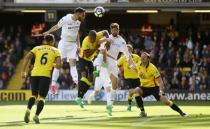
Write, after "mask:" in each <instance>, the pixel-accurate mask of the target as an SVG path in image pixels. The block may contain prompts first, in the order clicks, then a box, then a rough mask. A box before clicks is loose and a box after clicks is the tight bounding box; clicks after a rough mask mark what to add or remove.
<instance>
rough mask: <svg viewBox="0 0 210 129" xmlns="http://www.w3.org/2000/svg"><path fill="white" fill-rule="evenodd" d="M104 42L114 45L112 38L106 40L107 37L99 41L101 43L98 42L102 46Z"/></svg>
mask: <svg viewBox="0 0 210 129" xmlns="http://www.w3.org/2000/svg"><path fill="white" fill-rule="evenodd" d="M104 42H109V43H112V42H113V40H112V39H111V38H105V37H104V38H101V39H99V41H98V43H99V44H102V43H104Z"/></svg>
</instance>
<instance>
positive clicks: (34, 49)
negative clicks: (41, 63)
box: [31, 47, 37, 55]
mask: <svg viewBox="0 0 210 129" xmlns="http://www.w3.org/2000/svg"><path fill="white" fill-rule="evenodd" d="M36 51H37V47H34V48H33V49H32V50H31V52H32V53H33V54H34V55H36Z"/></svg>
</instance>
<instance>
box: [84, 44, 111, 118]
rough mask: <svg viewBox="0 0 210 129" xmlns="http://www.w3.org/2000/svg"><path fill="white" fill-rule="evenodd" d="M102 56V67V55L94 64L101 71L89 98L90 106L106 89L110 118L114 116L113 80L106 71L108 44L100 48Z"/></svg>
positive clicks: (107, 108)
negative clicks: (112, 99)
mask: <svg viewBox="0 0 210 129" xmlns="http://www.w3.org/2000/svg"><path fill="white" fill-rule="evenodd" d="M99 50H100V54H101V55H102V59H103V63H102V65H101V66H100V63H99V62H100V58H101V57H100V56H101V55H100V54H99V55H98V56H97V58H96V59H95V60H94V62H93V64H94V66H95V67H98V70H100V75H99V76H97V77H96V78H95V87H94V91H93V92H92V93H91V94H90V96H89V97H88V104H91V103H92V100H93V99H94V97H95V96H97V95H98V94H99V92H100V90H101V88H102V87H104V90H105V93H106V99H107V106H106V110H107V113H108V115H109V116H112V101H111V87H112V84H111V80H110V78H109V74H108V71H107V69H106V52H107V48H106V43H103V44H101V46H100V48H99Z"/></svg>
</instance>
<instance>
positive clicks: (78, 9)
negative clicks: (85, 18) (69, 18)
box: [74, 7, 86, 13]
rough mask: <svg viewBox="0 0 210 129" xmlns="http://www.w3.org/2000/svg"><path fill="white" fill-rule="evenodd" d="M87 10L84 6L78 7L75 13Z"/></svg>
mask: <svg viewBox="0 0 210 129" xmlns="http://www.w3.org/2000/svg"><path fill="white" fill-rule="evenodd" d="M84 12H86V10H85V9H84V8H82V7H77V8H76V9H74V13H84Z"/></svg>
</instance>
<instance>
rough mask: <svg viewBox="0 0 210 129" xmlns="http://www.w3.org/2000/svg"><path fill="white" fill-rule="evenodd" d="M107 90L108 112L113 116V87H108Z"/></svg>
mask: <svg viewBox="0 0 210 129" xmlns="http://www.w3.org/2000/svg"><path fill="white" fill-rule="evenodd" d="M105 91H106V101H107V106H106V109H107V113H108V115H109V116H112V104H113V101H112V100H111V87H106V88H105Z"/></svg>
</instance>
